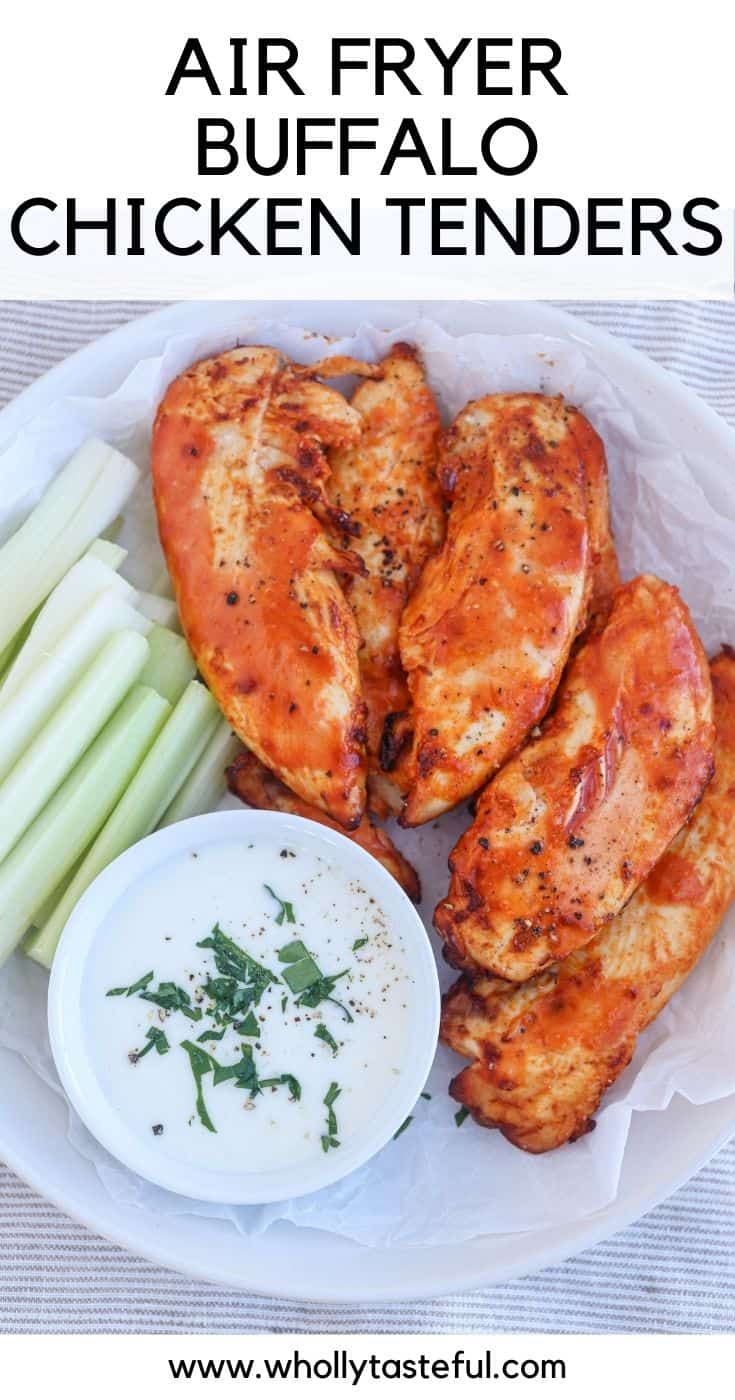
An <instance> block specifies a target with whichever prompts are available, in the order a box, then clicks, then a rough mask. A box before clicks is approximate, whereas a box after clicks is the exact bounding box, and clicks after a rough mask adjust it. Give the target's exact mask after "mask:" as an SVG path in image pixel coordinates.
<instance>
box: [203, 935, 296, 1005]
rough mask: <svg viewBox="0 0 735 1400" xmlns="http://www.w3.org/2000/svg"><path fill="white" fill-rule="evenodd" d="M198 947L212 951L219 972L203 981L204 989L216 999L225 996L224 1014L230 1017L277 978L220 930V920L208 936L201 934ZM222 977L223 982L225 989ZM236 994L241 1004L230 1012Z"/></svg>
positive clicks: (260, 994) (253, 1000) (258, 998)
mask: <svg viewBox="0 0 735 1400" xmlns="http://www.w3.org/2000/svg"><path fill="white" fill-rule="evenodd" d="M197 948H211V949H212V951H213V953H214V964H215V967H216V968H217V971H218V972H219V973H221V978H220V979H214V980H212V979H210V980H209V982H208V983H207V984H206V985H205V987H204V991H205V993H206V995H207V996H210V997H212V999H213V1000H215V1001H219V1000H223V999H227V1000H228V1010H227V1012H226V1013H225V1014H227V1015H228V1016H230V1018H232V1015H233V1014H234V1015H236V1014H237V1012H238V1011H239V1012H240V1013H242V1012H244V1011H246V1010H247V1009H248V1007H249V1006H250V1005H251V1004H252V1005H253V1006H257V1005H258V1003H259V1002H260V999H261V997H262V995H263V993H264V992H265V991H266V989H267V988H268V987H269V986H270V985H271V983H273V982H278V981H279V980H280V979H279V978H278V977H276V974H275V972H271V970H270V968H267V967H263V964H262V963H259V962H257V961H256V959H255V958H251V956H250V954H249V953H246V952H245V949H244V948H240V947H239V946H238V944H237V943H234V942H233V940H232V939H231V938H228V937H227V935H226V934H225V933H223V932H222V929H221V928H220V926H219V924H215V926H214V928H213V929H212V932H211V934H210V936H209V937H208V938H203V939H202V940H201V942H200V943H197ZM222 979H224V980H225V982H226V987H225V988H224V989H223V987H222ZM237 983H242V984H244V985H243V986H242V987H240V988H239V989H238V988H237V986H233V984H237ZM238 996H239V1001H240V1002H241V1003H244V1004H241V1005H237V1007H236V1009H235V1010H234V1012H233V1010H232V1005H234V1003H235V1002H236V1001H237V999H238ZM245 1003H246V1004H245Z"/></svg>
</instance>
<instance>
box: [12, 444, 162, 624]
mask: <svg viewBox="0 0 735 1400" xmlns="http://www.w3.org/2000/svg"><path fill="white" fill-rule="evenodd" d="M80 451H81V452H82V453H84V452H86V453H87V454H88V455H91V456H92V457H93V458H94V459H95V460H96V462H97V470H98V475H97V477H96V479H95V480H93V482H92V484H91V486H90V488H89V490H88V492H87V494H86V495H85V496H84V497H83V498H82V500H81V501H77V500H76V498H75V508H74V511H73V512H72V513H71V514H70V515H69V514H63V516H62V512H61V510H59V511H57V513H56V516H55V517H54V518H49V519H47V518H46V516H47V512H46V511H45V504H46V499H47V497H48V496H50V495H51V494H52V493H53V491H54V486H55V484H56V483H52V485H51V487H50V488H49V490H48V491H47V492H46V496H45V497H44V498H43V500H42V501H41V504H40V505H39V506H38V507H37V508H36V510H35V511H34V512H33V515H32V516H31V517H30V519H29V520H28V521H26V523H25V525H23V526H21V529H20V530H19V531H18V532H17V533H16V534H15V535H13V537H12V539H10V540H8V543H7V544H6V545H5V546H4V548H3V549H2V550H0V597H2V598H3V616H2V619H0V648H2V647H4V646H6V645H7V643H8V642H9V641H10V639H11V637H13V636H14V634H15V633H16V632H17V630H18V628H19V627H21V626H22V625H23V623H24V622H25V620H26V618H27V617H29V616H30V614H31V613H32V612H33V611H34V609H35V608H37V607H38V604H39V603H42V602H43V600H44V598H46V597H47V596H48V594H49V593H50V592H51V590H52V589H53V588H54V587H55V586H56V584H57V583H58V582H59V580H60V579H62V578H63V576H64V574H65V573H66V572H67V570H68V569H70V568H71V566H72V564H74V563H75V562H76V560H78V559H79V558H80V556H81V555H82V554H83V553H84V551H85V550H86V549H88V548H89V546H90V544H91V543H92V542H93V540H94V539H95V538H96V536H97V535H99V534H100V533H101V531H102V530H104V529H105V528H106V526H107V525H109V523H110V521H111V520H114V518H115V516H116V515H117V513H118V511H119V510H120V509H121V508H122V506H123V505H124V504H125V502H126V501H127V499H128V497H129V496H130V494H131V492H132V491H133V488H134V487H135V485H136V484H137V482H138V480H139V476H140V473H139V472H138V468H137V467H136V466H134V464H133V463H132V462H130V461H128V459H127V458H126V457H123V456H122V454H121V453H120V452H115V450H114V449H113V448H111V447H107V446H106V445H105V444H104V443H96V442H93V443H87V444H85V447H84V448H82V449H80ZM77 455H79V454H77ZM36 516H38V517H39V518H41V517H43V521H44V522H45V528H43V529H42V528H40V527H39V525H38V521H37V520H36V522H35V525H34V524H33V522H34V518H35V517H36ZM28 527H32V528H28ZM24 532H25V533H24Z"/></svg>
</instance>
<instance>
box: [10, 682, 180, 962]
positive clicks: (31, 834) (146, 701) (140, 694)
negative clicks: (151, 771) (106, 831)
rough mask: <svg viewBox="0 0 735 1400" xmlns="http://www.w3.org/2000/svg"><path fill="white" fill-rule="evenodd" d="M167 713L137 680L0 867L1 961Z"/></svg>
mask: <svg viewBox="0 0 735 1400" xmlns="http://www.w3.org/2000/svg"><path fill="white" fill-rule="evenodd" d="M169 713H170V707H169V706H168V705H167V704H166V701H165V700H162V699H161V697H160V695H156V693H155V691H153V690H148V689H146V688H145V687H144V686H135V687H134V689H133V690H132V691H131V692H130V694H129V695H127V696H126V698H125V699H124V700H123V703H122V705H120V706H119V708H118V709H117V710H116V711H115V714H114V715H113V716H112V718H111V719H110V720H108V722H107V724H106V725H105V727H104V729H103V730H102V732H101V733H100V734H99V735H98V736H97V738H96V739H95V741H94V743H93V744H92V745H91V747H90V748H89V749H87V752H86V754H85V755H84V758H83V759H82V760H81V762H80V763H78V764H77V765H76V767H75V768H74V770H73V772H71V773H70V774H69V777H68V778H67V779H66V782H65V783H63V784H62V786H61V787H60V788H59V789H58V791H57V793H56V794H55V796H54V797H52V799H51V801H50V802H49V803H48V805H47V806H46V807H45V808H44V810H43V812H42V813H41V815H40V816H39V817H37V818H36V820H35V821H34V822H33V824H32V825H31V826H30V827H29V828H28V830H27V831H26V833H25V835H24V836H23V837H22V838H21V840H20V841H19V842H18V844H17V846H16V847H15V849H14V850H13V851H12V852H11V854H10V855H9V856H8V858H7V860H5V861H3V863H2V865H0V963H1V962H3V961H4V960H5V958H6V957H7V956H8V954H9V953H11V952H12V951H13V948H14V947H15V945H16V944H17V943H18V942H19V941H20V939H21V938H22V937H23V935H24V933H25V932H26V930H27V928H28V926H29V924H30V922H31V920H32V919H33V917H34V915H35V914H36V912H37V911H38V910H40V909H41V908H42V906H43V903H44V901H45V900H47V899H48V897H49V894H51V893H52V892H53V890H54V889H58V888H59V886H60V884H61V883H62V881H63V880H64V878H65V876H66V875H67V874H68V873H69V871H71V870H72V869H73V867H74V865H75V863H76V861H77V860H78V859H79V856H80V855H81V854H82V852H83V851H84V850H85V849H86V848H87V847H88V846H89V844H90V842H91V841H92V840H93V839H94V837H95V836H96V835H97V832H98V831H99V829H100V827H101V826H102V825H103V824H104V822H105V821H106V820H107V817H108V816H109V814H110V812H111V811H112V809H113V807H114V806H115V804H116V802H117V801H118V800H119V798H120V796H121V795H122V793H123V792H124V791H125V788H126V787H127V785H128V783H129V782H130V780H131V778H132V777H133V775H134V774H135V772H136V771H137V769H138V768H139V766H140V764H141V763H142V761H143V759H144V757H145V755H146V753H147V751H148V749H149V748H150V746H151V744H152V743H153V740H154V739H155V737H156V734H157V733H158V731H159V730H160V728H161V725H162V724H163V723H164V721H165V719H166V716H167V715H168V714H169Z"/></svg>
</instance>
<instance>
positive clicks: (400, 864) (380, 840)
mask: <svg viewBox="0 0 735 1400" xmlns="http://www.w3.org/2000/svg"><path fill="white" fill-rule="evenodd" d="M226 775H227V786H228V787H229V789H230V792H231V793H234V795H235V797H239V798H240V801H241V802H246V803H247V804H248V806H249V807H257V808H259V809H260V810H261V811H262V810H265V811H267V812H289V813H292V814H293V815H294V816H297V817H306V818H308V820H309V821H312V822H320V823H321V824H322V826H329V827H332V828H333V829H334V830H335V831H341V830H342V828H341V827H340V826H339V824H338V823H337V822H335V821H332V819H331V818H330V817H327V816H325V814H324V812H322V811H320V809H319V808H318V807H311V806H310V805H309V803H308V802H302V801H301V799H300V798H298V797H295V796H294V794H293V793H292V792H289V790H288V788H287V787H285V786H284V784H283V783H282V782H281V781H280V780H279V779H278V778H276V777H275V776H274V775H273V773H269V772H268V769H267V768H264V767H263V764H262V763H259V762H258V759H257V758H256V757H255V754H252V753H248V752H247V751H245V752H244V753H242V754H238V756H237V758H236V759H235V761H234V763H232V764H231V765H230V767H229V768H228V769H227V770H226ZM347 834H348V833H346V832H344V831H343V832H342V835H343V836H344V835H347ZM349 835H350V837H351V839H352V840H353V841H355V842H356V843H357V845H358V846H362V849H363V850H364V851H367V852H368V854H369V855H371V856H374V857H375V859H376V860H379V861H380V864H381V865H383V866H385V869H386V870H387V871H389V873H390V874H391V875H392V876H393V878H394V880H397V881H398V883H399V885H401V886H402V887H403V889H404V890H405V891H406V894H407V895H408V897H409V899H412V900H414V902H415V903H416V904H418V902H419V900H420V899H421V885H420V883H419V877H418V875H417V874H416V871H415V870H414V868H413V866H412V865H409V863H408V861H407V860H406V859H405V857H404V856H402V855H401V853H400V851H399V850H397V849H396V847H395V846H394V845H393V842H392V841H391V839H390V837H389V836H388V835H387V833H386V832H385V831H381V830H380V828H379V827H377V826H373V823H372V822H371V821H370V819H369V817H363V819H362V821H361V822H360V825H359V826H358V827H356V828H355V830H354V831H352V832H350V833H349Z"/></svg>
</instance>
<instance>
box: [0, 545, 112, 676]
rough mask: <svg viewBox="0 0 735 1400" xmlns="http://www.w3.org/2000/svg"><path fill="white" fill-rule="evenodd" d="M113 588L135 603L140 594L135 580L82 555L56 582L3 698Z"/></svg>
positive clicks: (15, 664)
mask: <svg viewBox="0 0 735 1400" xmlns="http://www.w3.org/2000/svg"><path fill="white" fill-rule="evenodd" d="M108 592H112V593H115V594H117V596H118V597H119V598H122V599H123V600H124V601H125V602H126V603H128V604H129V606H130V607H134V606H135V603H136V601H137V597H138V594H137V592H136V590H135V589H134V588H133V586H132V584H130V583H127V582H126V580H125V579H124V578H120V575H119V574H117V573H115V570H114V569H111V568H110V567H109V565H108V564H104V563H103V562H102V560H100V559H94V558H90V557H89V556H86V557H85V558H84V559H80V560H79V561H78V563H76V564H75V565H74V566H73V568H71V569H70V570H69V572H68V574H66V575H65V577H64V578H63V579H62V580H61V582H60V583H59V584H57V586H56V588H55V589H54V590H53V592H52V593H51V594H50V595H49V597H48V598H47V599H46V602H45V603H44V604H43V607H42V608H41V609H40V611H39V613H38V616H37V618H36V620H35V622H34V623H33V626H32V627H31V630H30V632H29V634H28V640H27V641H26V643H25V645H24V646H23V647H22V649H21V651H20V652H19V654H18V656H17V657H16V659H15V661H14V662H13V664H12V666H11V667H10V669H9V671H8V673H7V676H6V677H5V680H4V682H3V686H2V691H1V692H0V694H1V695H2V699H3V700H7V699H9V698H10V696H11V695H13V694H15V692H16V690H17V689H18V687H19V685H20V683H21V681H23V680H25V678H26V676H28V675H29V673H30V672H31V671H32V670H33V668H34V666H36V665H37V663H38V661H39V660H40V658H41V657H42V656H44V655H47V654H48V652H50V651H53V649H54V647H55V646H56V644H57V642H58V641H59V639H60V638H61V637H62V636H63V635H64V633H65V632H67V631H68V629H69V628H70V627H71V625H72V623H74V622H76V620H77V618H78V617H80V616H81V614H82V612H83V611H84V609H85V608H87V607H89V605H90V603H91V602H92V601H93V599H95V598H96V597H98V596H99V594H100V593H108Z"/></svg>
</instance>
